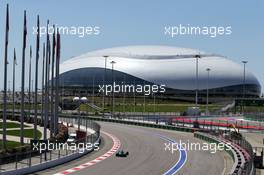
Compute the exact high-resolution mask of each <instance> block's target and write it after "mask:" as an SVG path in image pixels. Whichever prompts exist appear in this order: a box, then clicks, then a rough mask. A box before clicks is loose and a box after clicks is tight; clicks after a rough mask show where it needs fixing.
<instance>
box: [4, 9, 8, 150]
mask: <svg viewBox="0 0 264 175" xmlns="http://www.w3.org/2000/svg"><path fill="white" fill-rule="evenodd" d="M8 32H9V6H8V4H7V5H6V31H5V58H4V59H5V60H4V111H3V126H2V128H3V139H2V146H3V149H6V108H7V96H6V89H7V64H8V61H7V55H8Z"/></svg>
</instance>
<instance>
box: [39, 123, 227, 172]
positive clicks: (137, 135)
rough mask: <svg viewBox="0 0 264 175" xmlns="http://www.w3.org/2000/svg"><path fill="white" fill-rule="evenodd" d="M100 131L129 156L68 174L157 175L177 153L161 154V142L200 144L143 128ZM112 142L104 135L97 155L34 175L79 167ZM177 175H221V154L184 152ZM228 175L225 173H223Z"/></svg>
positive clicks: (104, 125) (111, 126)
mask: <svg viewBox="0 0 264 175" xmlns="http://www.w3.org/2000/svg"><path fill="white" fill-rule="evenodd" d="M100 125H101V126H102V128H101V129H102V130H103V131H106V132H108V133H110V134H113V135H115V136H116V137H117V138H118V139H119V140H120V141H121V149H123V150H125V151H129V156H128V157H126V158H119V157H116V156H115V155H113V156H111V157H109V158H107V159H106V160H103V161H102V162H99V163H97V164H95V165H93V166H90V167H87V168H85V169H82V170H79V171H76V172H74V173H71V174H78V175H160V174H164V173H166V172H167V171H168V170H169V169H171V168H172V167H173V166H175V165H176V164H177V163H178V160H179V158H180V153H179V151H175V152H174V153H171V152H170V151H168V150H165V143H168V141H166V140H164V139H162V138H161V137H164V138H169V139H171V140H174V141H176V142H178V141H179V140H182V141H184V142H186V143H187V142H188V141H189V142H195V143H202V142H201V141H200V140H199V139H196V138H194V137H193V134H192V133H185V132H175V131H168V130H161V129H154V128H144V127H138V126H129V125H122V124H115V123H104V122H101V123H100ZM112 145H113V142H112V141H111V140H110V138H109V137H107V136H106V135H102V144H101V146H100V150H99V151H95V152H93V153H91V154H88V155H86V156H83V157H82V158H80V159H78V160H75V161H71V162H69V163H67V164H63V165H60V166H56V167H53V168H51V169H48V170H45V171H41V172H38V173H35V174H55V173H58V172H61V171H64V170H67V169H70V168H73V167H76V166H79V165H81V164H83V163H86V162H88V161H91V160H93V159H95V158H97V157H99V156H101V155H102V154H104V153H105V152H107V151H108V150H109V149H111V147H112ZM178 168H179V170H178V171H177V173H175V174H177V175H183V174H184V175H222V173H223V170H224V169H225V160H224V156H223V153H221V152H217V153H215V154H212V153H210V152H209V151H187V160H186V162H183V166H182V167H178ZM227 171H228V170H227Z"/></svg>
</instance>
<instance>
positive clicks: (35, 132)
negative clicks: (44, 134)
mask: <svg viewBox="0 0 264 175" xmlns="http://www.w3.org/2000/svg"><path fill="white" fill-rule="evenodd" d="M37 27H38V33H37V40H36V70H35V104H34V105H35V116H34V139H35V140H36V139H37V138H38V135H37V112H38V108H37V107H38V61H39V15H38V17H37Z"/></svg>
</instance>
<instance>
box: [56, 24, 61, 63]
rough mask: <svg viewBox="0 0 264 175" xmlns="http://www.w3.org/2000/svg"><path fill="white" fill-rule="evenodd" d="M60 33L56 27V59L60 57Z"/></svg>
mask: <svg viewBox="0 0 264 175" xmlns="http://www.w3.org/2000/svg"><path fill="white" fill-rule="evenodd" d="M60 47H61V46H60V33H59V30H58V29H57V51H56V54H57V59H60Z"/></svg>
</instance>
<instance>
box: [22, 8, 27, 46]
mask: <svg viewBox="0 0 264 175" xmlns="http://www.w3.org/2000/svg"><path fill="white" fill-rule="evenodd" d="M23 36H24V37H23V48H24V49H25V48H26V47H27V45H26V43H27V41H26V40H27V12H26V11H24V33H23Z"/></svg>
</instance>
